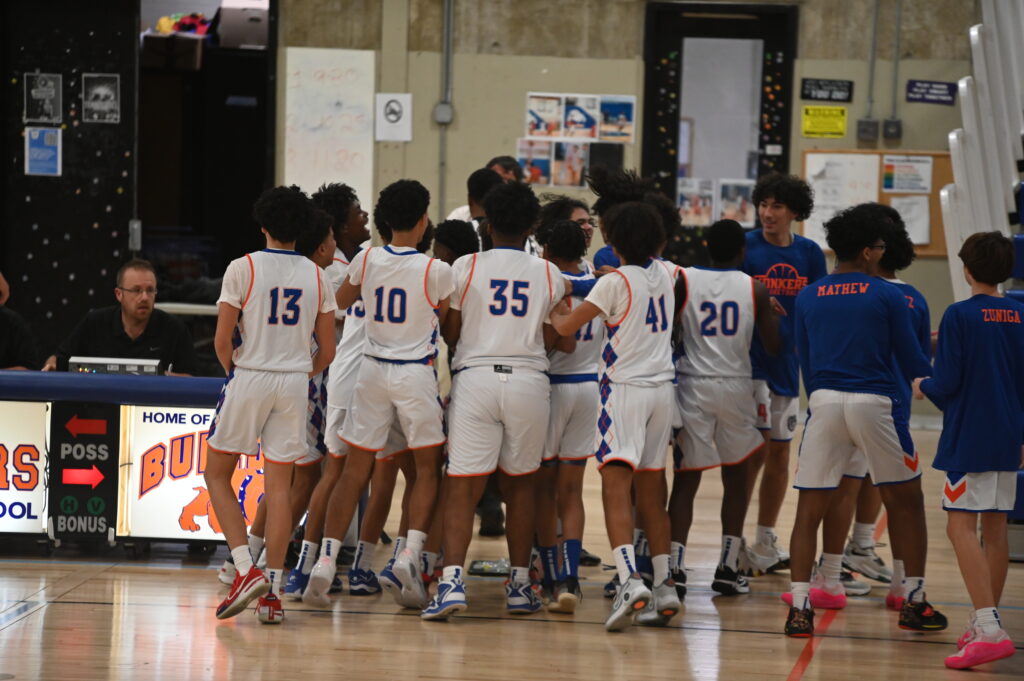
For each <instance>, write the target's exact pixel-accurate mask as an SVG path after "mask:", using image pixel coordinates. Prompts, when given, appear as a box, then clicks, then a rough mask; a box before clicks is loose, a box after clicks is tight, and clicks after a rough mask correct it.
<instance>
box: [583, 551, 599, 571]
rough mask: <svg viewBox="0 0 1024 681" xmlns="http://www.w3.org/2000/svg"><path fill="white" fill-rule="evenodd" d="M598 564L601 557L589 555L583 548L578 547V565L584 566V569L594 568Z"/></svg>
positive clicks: (593, 554)
mask: <svg viewBox="0 0 1024 681" xmlns="http://www.w3.org/2000/svg"><path fill="white" fill-rule="evenodd" d="M600 564H601V556H599V555H597V554H596V553H591V552H590V551H587V550H586V549H585V548H583V547H580V565H585V566H586V567H596V566H598V565H600Z"/></svg>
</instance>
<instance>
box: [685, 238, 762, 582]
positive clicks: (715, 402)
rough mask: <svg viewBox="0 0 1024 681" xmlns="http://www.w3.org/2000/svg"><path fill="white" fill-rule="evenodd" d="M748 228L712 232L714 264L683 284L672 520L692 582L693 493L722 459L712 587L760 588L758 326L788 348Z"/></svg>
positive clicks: (691, 270)
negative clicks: (754, 366) (755, 529)
mask: <svg viewBox="0 0 1024 681" xmlns="http://www.w3.org/2000/svg"><path fill="white" fill-rule="evenodd" d="M745 243H746V236H745V234H744V233H743V228H742V227H741V226H740V225H739V223H738V222H736V221H734V220H719V221H718V222H716V223H715V224H713V225H711V227H710V228H708V231H707V248H708V254H709V255H710V256H711V267H687V268H684V269H682V270H681V271H682V277H681V279H680V281H679V283H678V284H677V285H676V292H677V297H679V298H682V299H683V300H684V303H683V306H682V308H681V309H680V310H679V313H678V317H679V319H680V330H681V335H682V338H681V342H680V344H679V346H678V348H677V354H679V355H680V356H679V359H678V361H677V363H676V371H677V373H678V380H677V383H676V395H677V398H678V403H679V408H680V415H681V417H682V430H681V431H680V432H679V436H678V438H677V439H676V447H675V478H674V480H673V484H672V498H671V501H670V503H669V515H670V516H671V519H672V554H673V559H674V562H675V563H676V564H675V565H673V566H672V569H673V574H672V576H673V578H674V579H675V580H676V584H677V586H679V585H680V582H682V583H685V582H686V573H685V572H684V568H683V556H684V552H685V550H686V548H685V547H686V541H687V536H688V535H689V532H690V525H691V523H692V522H693V499H694V497H695V496H696V494H697V488H698V487H699V486H700V480H701V474H702V472H703V471H705V470H708V469H711V468H717V467H721V469H722V485H723V487H724V494H723V496H722V514H721V517H722V555H721V558H720V559H719V562H718V568H717V569H716V570H715V579H714V582H712V584H711V588H712V589H714V590H715V591H717V592H718V593H721V594H725V595H734V594H742V593H747V592H749V591H750V587H749V585H748V583H747V579H746V577H743V576H742V575H740V574H739V570H738V560H739V556H740V550H741V544H742V540H741V537H742V535H743V520H744V518H745V516H746V512H747V503H748V500H747V492H746V489H747V475H748V473H749V459H750V457H751V456H752V455H753V454H754V453H756V452H757V451H759V450H760V449H761V448H762V447H763V446H764V438H763V437H762V436H761V433H760V432H759V431H758V430H757V422H756V419H755V414H756V409H755V408H754V392H753V383H752V379H751V369H750V342H751V339H752V338H753V335H754V329H755V328H756V329H757V333H758V335H759V336H760V337H761V343H762V345H763V346H764V347H765V349H766V350H767V351H768V352H769V354H772V355H774V354H775V352H777V351H778V346H779V335H778V319H777V317H776V316H775V312H774V311H773V310H772V304H771V299H770V298H769V296H768V290H767V289H766V288H765V287H764V285H763V284H761V283H760V282H758V281H755V280H754V279H753V278H751V277H750V276H749V275H747V274H744V273H743V272H741V271H740V270H739V269H738V268H739V266H740V263H742V262H743V256H744V251H745Z"/></svg>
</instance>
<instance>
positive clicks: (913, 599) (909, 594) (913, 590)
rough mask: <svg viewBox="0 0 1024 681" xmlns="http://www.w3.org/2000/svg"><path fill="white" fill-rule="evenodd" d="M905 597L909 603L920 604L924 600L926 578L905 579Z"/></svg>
mask: <svg viewBox="0 0 1024 681" xmlns="http://www.w3.org/2000/svg"><path fill="white" fill-rule="evenodd" d="M903 595H904V596H906V599H907V602H908V603H920V602H921V601H923V600H924V577H904V578H903Z"/></svg>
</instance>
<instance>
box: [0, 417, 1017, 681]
mask: <svg viewBox="0 0 1024 681" xmlns="http://www.w3.org/2000/svg"><path fill="white" fill-rule="evenodd" d="M937 439H938V434H937V433H935V432H917V433H915V440H916V441H917V444H918V448H919V450H920V451H921V452H928V453H930V452H934V451H935V444H936V442H937ZM795 445H796V443H794V457H793V458H794V460H795V451H796V449H795ZM923 458H924V459H925V461H930V455H924V456H923ZM924 481H925V483H924V484H925V489H926V499H927V508H928V526H929V533H930V534H929V536H930V539H931V550H930V552H929V558H928V575H927V577H928V587H927V588H928V597H929V600H930V601H931V602H932V603H933V604H934V605H936V606H937V607H938V608H939V609H940V610H942V611H943V612H944V613H945V614H946V615H947V616H948V617H949V620H950V627H949V629H948V630H947V631H945V632H941V633H936V634H927V635H924V634H914V633H910V632H905V631H901V630H900V629H898V628H897V627H896V617H895V614H893V613H890V612H888V611H886V610H885V609H884V597H885V594H886V589H887V587H886V586H884V585H876V587H875V589H874V590H873V592H872V593H871V594H870V595H869V596H865V597H861V598H851V599H850V603H849V605H848V606H847V607H846V609H845V610H843V611H838V612H829V611H823V612H820V613H818V618H817V627H818V632H819V636H817V637H816V638H814V639H811V640H810V641H809V642H808V641H807V640H796V639H787V638H786V637H784V636H783V635H782V634H781V633H780V632H781V629H782V625H783V620H784V618H785V614H786V608H785V606H784V605H783V604H782V603H781V602H780V601H779V593H780V592H782V591H785V590H787V589H788V586H789V582H788V573H782V574H779V575H772V576H768V577H763V578H759V579H757V580H755V581H754V583H753V590H752V593H750V594H749V595H746V596H739V597H731V598H724V597H713V596H714V592H712V591H711V590H710V588H709V584H710V580H711V578H712V574H713V571H714V563H715V562H716V560H717V557H718V551H719V536H720V530H719V526H718V520H717V518H718V505H719V503H720V501H721V484H720V482H719V480H718V476H717V475H716V474H714V472H712V473H711V474H709V475H706V476H705V486H704V487H703V488H702V489H701V492H700V495H699V497H698V505H697V511H696V513H697V521H696V523H695V526H694V530H693V532H692V534H691V544H690V546H689V547H688V550H687V564H688V568H689V585H690V591H689V593H688V594H687V597H686V600H685V608H684V610H683V612H682V613H681V614H680V615H679V616H678V617H676V618H675V619H674V620H673V621H672V623H671V625H670V626H669V627H667V628H665V629H647V628H640V627H633V628H632V629H630V630H627V631H626V632H624V633H621V634H608V633H606V632H605V631H604V629H603V627H602V624H603V622H604V619H605V616H606V615H607V611H608V607H609V601H608V600H606V599H604V598H603V597H602V595H601V587H602V585H603V584H604V583H605V582H606V581H607V580H608V579H609V578H610V576H611V572H607V571H603V570H602V569H601V568H583V576H584V577H585V582H584V586H583V590H584V601H583V603H582V605H581V607H580V609H579V610H578V611H577V613H576V614H575V615H574V616H564V615H557V614H553V613H552V614H548V613H546V612H544V611H542V612H540V613H538V614H536V615H532V616H528V617H519V618H513V617H510V616H507V615H505V613H504V591H503V588H502V582H501V580H500V579H494V578H475V577H474V578H470V582H469V585H468V586H469V589H468V590H469V598H470V609H469V610H468V611H467V612H466V613H465V614H464V615H463V616H460V617H457V618H455V619H453V620H452V621H450V622H448V623H438V622H422V621H421V620H420V619H419V617H418V616H417V615H418V613H411V612H408V611H406V612H400V611H399V610H398V609H397V608H396V607H395V606H394V604H393V603H392V601H391V599H390V598H388V597H386V596H385V597H381V596H373V597H364V598H358V597H352V596H349V595H347V594H346V595H342V596H340V597H337V598H336V600H335V602H334V607H333V609H331V610H329V611H322V610H311V609H309V608H307V607H306V606H304V605H303V604H301V603H298V604H291V603H287V602H286V604H285V607H286V611H287V620H286V622H285V623H284V624H283V625H282V626H276V627H271V626H264V625H261V624H259V622H257V620H256V619H255V617H254V616H253V615H252V614H251V612H246V613H244V614H242V615H239V616H238V617H236V618H234V619H232V620H228V621H225V622H221V621H218V620H217V619H215V618H214V608H215V606H216V604H217V603H218V602H219V600H220V599H221V598H223V595H224V592H225V589H224V587H222V586H221V585H220V583H219V582H218V581H217V577H216V574H217V573H216V569H217V567H218V566H219V565H220V563H221V561H222V560H223V558H224V556H225V550H224V549H220V550H218V552H217V553H216V554H215V555H213V556H212V557H206V556H202V557H199V558H198V559H197V558H196V557H194V556H189V555H188V554H187V552H186V551H185V549H184V547H182V546H180V545H172V544H159V545H155V546H154V547H153V550H152V552H151V553H150V554H149V555H148V556H146V557H145V558H144V559H142V560H130V559H124V558H123V553H122V552H121V551H120V549H116V550H111V551H110V552H109V554H108V555H107V556H101V557H99V558H97V557H80V556H77V555H76V554H75V550H74V549H73V548H68V549H64V548H62V549H60V550H58V551H57V552H56V554H55V555H54V556H53V557H52V558H51V559H41V558H39V557H38V554H35V555H33V554H32V552H31V545H30V544H26V543H24V542H6V543H5V545H6V548H4V549H3V550H2V551H0V679H61V680H67V681H72V680H83V681H84V680H93V679H131V680H134V679H173V680H174V681H182V680H197V679H211V680H212V679H231V678H237V679H247V680H252V681H256V680H260V679H267V680H271V679H272V680H274V681H280V680H287V679H302V680H303V681H314V680H319V679H328V678H330V679H336V678H345V679H374V680H375V681H381V680H386V679H396V678H406V679H410V678H425V679H473V680H484V679H496V680H504V679H508V680H509V681H513V680H514V681H521V680H523V679H541V678H543V679H554V680H556V681H557V680H558V679H621V680H623V681H626V680H629V681H633V680H637V679H666V678H671V679H699V680H702V681H704V680H707V681H710V680H715V679H728V680H732V679H789V680H794V681H795V680H796V679H801V678H803V679H828V681H842V680H843V679H856V680H858V681H861V680H863V679H865V678H871V679H915V680H916V679H921V678H929V679H957V678H968V674H969V673H968V672H954V671H950V670H947V669H945V668H944V667H943V665H942V659H943V657H944V656H945V655H948V654H950V653H952V652H953V651H954V650H955V647H954V642H955V641H956V639H957V637H958V636H959V635H960V633H961V631H962V630H963V626H964V623H965V621H966V618H967V614H968V612H969V610H970V607H969V604H968V600H967V595H966V591H965V589H964V587H963V585H962V583H961V581H960V576H959V573H958V572H957V569H956V564H955V561H954V556H953V552H952V549H951V548H950V546H949V543H948V541H947V540H946V538H945V533H944V524H945V518H944V515H945V514H944V513H943V512H942V511H941V510H940V507H939V503H938V499H939V496H938V495H939V490H940V481H941V477H940V476H939V475H938V473H937V472H936V471H934V470H932V469H931V468H926V470H925V478H924ZM599 485H600V481H599V478H598V475H597V473H596V471H595V470H594V469H593V468H591V469H590V470H589V471H588V479H587V487H586V499H587V508H588V511H589V524H588V526H587V531H586V536H585V541H584V545H585V546H586V547H588V548H589V549H590V550H591V551H594V552H596V553H598V554H600V555H602V556H603V557H604V558H606V559H607V558H608V554H609V550H608V545H607V539H606V537H605V534H604V529H603V527H602V521H601V513H600V487H599ZM399 493H400V489H399ZM397 498H398V494H396V499H397ZM795 506H796V495H795V492H794V493H791V494H790V495H789V497H788V498H787V502H786V505H785V507H784V509H783V513H782V518H781V519H780V522H779V527H780V530H781V533H782V534H783V543H784V545H785V544H788V528H790V527H791V524H792V516H793V512H794V509H795ZM397 520H398V517H397V513H396V514H393V515H392V518H391V519H390V520H389V523H388V528H387V529H388V531H389V532H390V533H391V534H393V533H394V529H395V527H396V526H397ZM752 530H753V524H752V523H750V524H749V525H748V530H747V536H748V537H749V536H752V534H753V532H752ZM886 540H887V536H885V535H883V537H882V541H886ZM504 552H505V549H504V540H503V539H483V538H480V537H475V538H474V541H473V545H472V547H471V549H470V556H471V558H498V557H500V556H503V555H504ZM879 552H880V554H881V555H883V557H884V558H885V559H886V561H887V562H889V563H890V564H891V555H890V554H889V549H888V548H887V547H885V548H881V549H879ZM389 554H390V548H389V547H383V546H382V547H380V548H378V553H377V560H376V561H375V562H376V563H378V565H377V567H378V569H379V567H380V566H382V565H383V563H384V561H385V560H386V558H387V557H388V555H389ZM1002 616H1003V622H1004V626H1005V627H1006V629H1007V631H1008V632H1009V633H1010V636H1011V637H1012V638H1013V639H1014V640H1015V641H1016V642H1017V644H1018V651H1020V650H1021V649H1022V648H1024V565H1022V564H1013V565H1011V567H1010V574H1009V578H1008V580H1007V588H1006V592H1005V595H1004V597H1003V607H1002ZM974 674H975V675H976V676H977V677H981V678H985V679H992V680H993V681H995V680H997V679H1021V678H1024V654H1022V653H1021V652H1018V654H1017V655H1016V656H1014V657H1012V658H1010V659H1008V660H1003V661H1001V662H997V663H995V664H993V665H988V666H987V667H983V668H981V670H979V671H976V672H974Z"/></svg>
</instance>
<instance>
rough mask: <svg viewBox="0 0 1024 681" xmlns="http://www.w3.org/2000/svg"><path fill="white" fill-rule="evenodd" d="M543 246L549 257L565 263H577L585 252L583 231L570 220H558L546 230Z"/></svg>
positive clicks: (585, 242)
mask: <svg viewBox="0 0 1024 681" xmlns="http://www.w3.org/2000/svg"><path fill="white" fill-rule="evenodd" d="M544 246H545V247H546V248H547V251H548V253H549V254H550V255H552V256H554V257H556V258H558V259H559V260H564V261H565V262H577V261H579V260H580V259H581V258H582V257H583V255H584V254H585V253H586V252H587V239H586V237H585V236H584V235H583V230H582V229H581V228H580V226H579V225H578V224H576V223H575V222H574V221H572V220H559V221H558V222H556V223H555V224H553V225H551V226H549V227H548V229H547V241H545V242H544Z"/></svg>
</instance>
